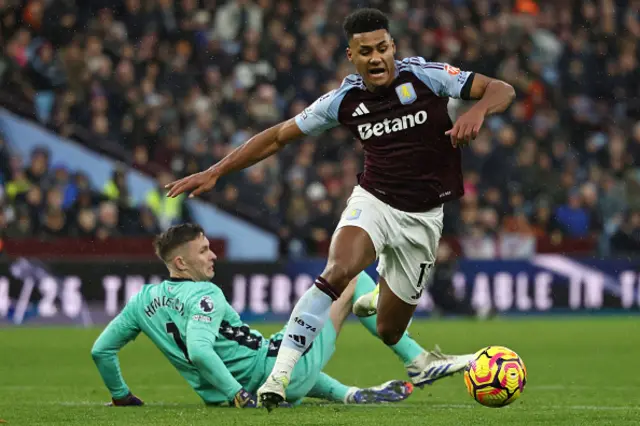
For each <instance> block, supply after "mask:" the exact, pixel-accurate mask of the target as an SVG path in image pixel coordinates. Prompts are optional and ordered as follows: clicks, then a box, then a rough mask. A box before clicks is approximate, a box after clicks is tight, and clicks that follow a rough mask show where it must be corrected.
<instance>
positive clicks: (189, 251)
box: [180, 234, 217, 281]
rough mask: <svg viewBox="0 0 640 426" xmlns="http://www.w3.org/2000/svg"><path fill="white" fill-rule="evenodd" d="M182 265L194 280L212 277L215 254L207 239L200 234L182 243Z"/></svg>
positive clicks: (204, 279) (206, 279)
mask: <svg viewBox="0 0 640 426" xmlns="http://www.w3.org/2000/svg"><path fill="white" fill-rule="evenodd" d="M180 257H182V262H181V263H182V267H183V268H184V271H185V272H187V273H188V274H189V275H190V276H191V278H193V279H194V280H195V281H209V280H210V279H211V278H213V275H214V270H213V265H214V261H215V260H216V259H217V257H216V254H215V253H214V252H213V251H211V248H210V247H209V240H208V239H207V237H205V236H204V235H202V234H201V235H200V236H199V237H198V238H196V239H195V240H191V241H189V242H188V243H187V244H185V245H184V249H183V253H182V256H180Z"/></svg>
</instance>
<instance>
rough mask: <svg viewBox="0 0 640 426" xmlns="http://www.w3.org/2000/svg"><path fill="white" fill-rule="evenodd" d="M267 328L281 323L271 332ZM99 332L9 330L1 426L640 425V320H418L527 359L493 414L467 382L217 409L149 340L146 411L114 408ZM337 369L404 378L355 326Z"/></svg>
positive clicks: (451, 342) (140, 374) (0, 362)
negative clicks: (364, 396) (385, 397)
mask: <svg viewBox="0 0 640 426" xmlns="http://www.w3.org/2000/svg"><path fill="white" fill-rule="evenodd" d="M259 328H260V330H261V331H262V332H264V333H270V332H272V331H274V330H275V329H276V327H274V326H262V327H259ZM99 331H100V330H99V329H80V328H78V329H74V328H12V329H6V328H5V329H0V419H3V420H5V421H6V422H7V423H8V424H9V425H30V426H31V425H40V424H47V425H49V424H55V425H243V426H244V425H280V424H287V425H367V426H368V425H395V424H403V425H412V424H426V425H430V426H435V425H456V426H460V425H500V426H502V425H546V426H547V425H573V426H575V425H580V426H585V425H616V426H619V425H631V424H634V425H636V424H638V421H639V420H638V419H640V396H639V395H640V374H639V371H638V367H637V366H638V360H639V359H640V319H639V318H638V317H630V318H620V317H598V318H593V317H592V318H588V317H581V318H571V319H570V318H546V319H530V318H528V319H525V318H515V319H513V318H509V319H506V318H505V319H499V320H494V321H489V322H474V321H466V320H433V321H415V322H414V323H413V325H412V326H411V332H412V334H413V336H414V337H415V339H416V340H418V341H419V342H420V343H421V344H422V345H424V346H425V347H432V345H433V344H435V343H439V344H440V345H441V347H442V349H443V350H444V351H445V352H471V351H475V350H477V349H480V348H481V347H484V346H487V345H490V344H494V345H496V344H497V345H504V346H508V347H510V348H511V349H513V350H515V351H516V352H518V353H519V354H520V356H521V357H522V358H523V360H524V361H525V363H526V365H527V369H528V373H529V377H528V379H529V382H528V384H527V387H526V388H525V391H524V394H523V395H522V397H521V398H520V399H519V400H517V401H516V402H515V403H514V404H512V405H511V406H509V407H506V408H501V409H492V408H485V407H482V406H480V405H479V404H477V403H476V402H475V401H473V400H472V399H471V398H470V397H469V396H468V395H467V393H466V390H465V387H464V382H463V379H462V376H461V375H456V376H454V377H452V378H447V379H444V380H442V381H440V382H437V383H436V384H434V385H433V386H430V387H426V388H424V389H422V390H420V389H416V392H415V393H414V394H413V395H412V396H411V397H410V398H409V399H408V400H406V401H404V402H403V403H400V404H394V405H384V406H344V405H340V404H328V405H317V403H316V404H315V405H314V402H315V401H314V400H309V403H308V404H304V405H302V406H301V407H298V408H295V409H279V410H276V411H274V412H272V413H271V414H267V412H266V410H263V409H259V410H249V409H246V410H239V409H234V408H207V407H204V406H203V405H202V404H201V402H200V400H199V399H198V397H197V396H196V395H195V393H193V392H192V391H191V390H190V388H189V387H188V386H187V385H186V383H185V382H184V381H183V380H182V379H181V377H180V376H179V375H178V374H177V372H175V371H174V370H173V368H172V367H171V366H170V365H169V364H168V363H167V362H166V361H165V360H164V359H163V358H162V356H161V355H160V353H159V351H158V350H157V349H155V348H154V347H153V346H152V345H151V343H150V342H149V341H148V340H147V339H146V338H145V337H140V338H139V339H138V340H137V341H135V342H133V343H131V344H129V345H128V346H127V347H126V348H125V349H124V350H123V351H122V353H121V356H120V360H121V365H122V369H123V373H124V376H125V379H126V380H127V382H128V384H129V386H130V387H131V388H132V390H133V391H134V392H135V393H136V394H137V395H138V396H140V397H141V398H142V399H143V400H144V401H145V402H146V403H147V406H145V407H141V408H138V407H127V408H110V407H105V406H104V403H105V402H107V401H108V400H109V396H108V394H107V391H106V389H105V388H104V386H103V385H102V383H101V381H100V379H99V376H98V374H97V371H96V370H95V368H94V366H93V363H92V361H91V357H90V354H89V350H90V348H91V345H92V343H93V340H94V339H95V337H96V336H97V335H98V333H99ZM327 372H328V373H330V374H332V375H334V376H335V377H337V378H338V379H340V380H342V381H343V382H345V383H347V384H354V385H358V386H368V385H375V384H378V383H381V382H383V381H386V380H389V379H394V378H404V377H405V372H404V369H403V368H402V365H401V363H400V362H399V360H397V358H395V356H394V355H393V354H392V353H391V352H390V351H389V350H388V349H387V348H385V347H384V346H383V345H382V344H381V343H379V342H378V341H377V340H376V339H374V338H373V337H372V336H370V335H369V334H368V333H367V332H366V331H365V330H364V328H362V327H361V326H360V324H359V323H357V322H355V321H353V322H349V323H348V324H347V325H346V326H345V329H344V330H343V331H342V334H341V336H340V338H339V340H338V345H337V350H336V354H335V356H334V358H333V359H332V360H331V362H330V363H329V365H328V367H327Z"/></svg>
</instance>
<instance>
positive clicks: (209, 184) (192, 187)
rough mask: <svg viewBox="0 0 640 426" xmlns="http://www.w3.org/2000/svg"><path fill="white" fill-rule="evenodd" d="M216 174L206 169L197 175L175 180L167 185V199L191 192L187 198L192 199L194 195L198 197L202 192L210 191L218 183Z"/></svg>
mask: <svg viewBox="0 0 640 426" xmlns="http://www.w3.org/2000/svg"><path fill="white" fill-rule="evenodd" d="M218 178H219V176H218V174H217V173H216V172H215V171H214V170H212V169H207V170H204V171H202V172H199V173H194V174H192V175H189V176H187V177H184V178H182V179H180V180H176V181H174V182H171V183H170V184H168V185H167V186H166V187H165V188H166V189H168V190H169V192H168V193H167V197H171V198H173V197H177V196H178V195H180V194H182V193H183V192H189V191H191V194H190V195H189V198H193V197H195V196H196V195H200V194H201V193H203V192H206V191H209V190H211V188H213V187H214V186H215V185H216V182H217V181H218Z"/></svg>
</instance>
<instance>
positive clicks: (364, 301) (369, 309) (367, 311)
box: [351, 285, 380, 318]
mask: <svg viewBox="0 0 640 426" xmlns="http://www.w3.org/2000/svg"><path fill="white" fill-rule="evenodd" d="M379 293H380V286H379V285H377V286H376V288H375V289H374V290H373V291H371V292H369V293H366V294H363V295H362V296H360V297H358V300H356V303H354V304H353V308H351V310H352V311H353V313H354V314H355V316H357V317H360V318H366V317H370V316H372V315H375V314H376V313H377V312H378V308H377V306H378V294H379Z"/></svg>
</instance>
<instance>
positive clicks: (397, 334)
mask: <svg viewBox="0 0 640 426" xmlns="http://www.w3.org/2000/svg"><path fill="white" fill-rule="evenodd" d="M376 329H377V332H378V336H380V339H381V340H382V341H383V342H384V344H385V345H387V346H393V345H395V344H396V343H398V342H399V341H400V339H402V335H403V334H404V331H403V330H401V329H399V328H398V327H395V326H394V325H393V324H386V323H383V322H378V324H377V325H376Z"/></svg>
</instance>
